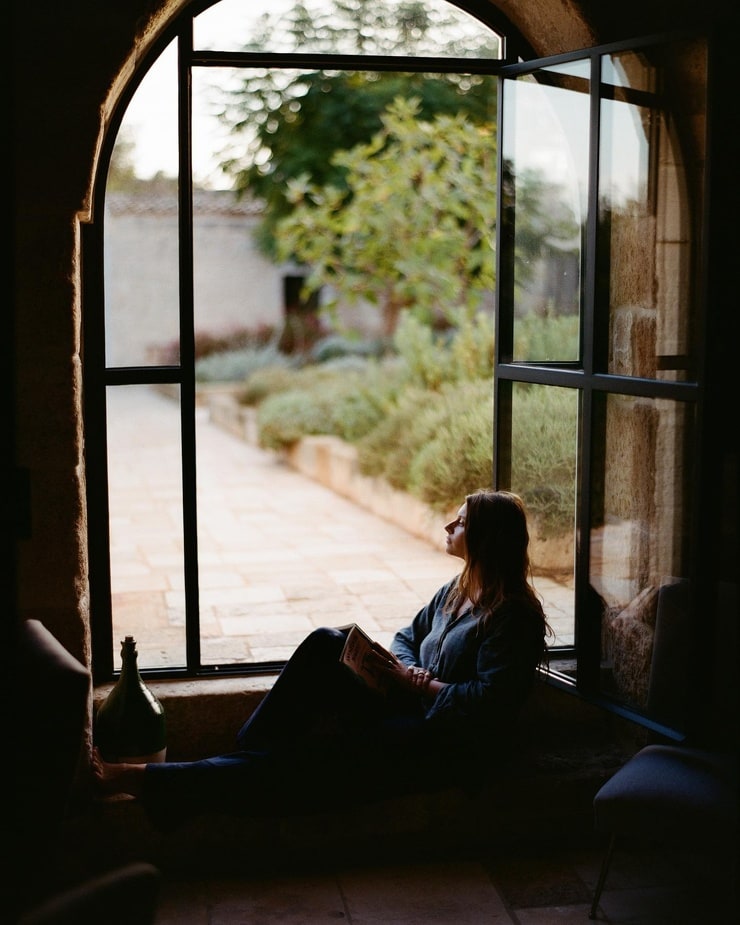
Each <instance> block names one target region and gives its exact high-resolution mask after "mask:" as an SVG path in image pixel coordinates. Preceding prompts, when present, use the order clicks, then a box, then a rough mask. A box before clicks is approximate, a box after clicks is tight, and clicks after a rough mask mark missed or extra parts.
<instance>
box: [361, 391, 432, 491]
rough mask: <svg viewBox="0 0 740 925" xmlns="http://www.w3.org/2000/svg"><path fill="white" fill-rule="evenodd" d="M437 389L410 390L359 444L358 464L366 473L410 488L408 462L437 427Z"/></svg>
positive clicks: (404, 489) (395, 486)
mask: <svg viewBox="0 0 740 925" xmlns="http://www.w3.org/2000/svg"><path fill="white" fill-rule="evenodd" d="M441 400H442V399H441V398H440V395H439V393H438V392H429V391H427V390H426V389H419V388H416V389H408V390H406V391H404V393H403V394H402V395H400V396H399V398H398V400H397V402H396V403H395V404H394V405H393V406H392V407H391V408H390V409H389V410H388V412H387V414H386V415H385V416H384V417H383V418H381V419H380V421H379V422H378V424H377V426H376V427H374V428H373V429H372V430H371V431H369V432H368V433H367V435H366V436H365V437H363V438H362V439H361V440H360V441H359V442H358V444H357V465H358V468H359V470H360V472H361V473H362V474H363V475H369V476H377V477H380V478H383V479H385V480H386V481H387V482H388V483H389V484H390V485H392V486H393V487H394V488H397V489H399V490H401V491H406V490H407V488H408V473H409V464H410V461H411V459H412V458H413V456H414V455H415V454H416V452H417V450H418V448H419V447H420V446H422V445H423V444H424V442H425V441H426V440H427V439H428V438H429V436H430V433H431V431H430V428H433V427H434V420H433V418H434V415H433V409H434V408H435V407H436V405H437V404H438V403H439V402H440V401H441Z"/></svg>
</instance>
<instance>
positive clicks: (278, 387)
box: [237, 363, 298, 406]
mask: <svg viewBox="0 0 740 925" xmlns="http://www.w3.org/2000/svg"><path fill="white" fill-rule="evenodd" d="M297 372H298V371H297V369H295V368H294V367H293V366H291V365H290V364H286V363H279V364H277V365H269V366H262V367H260V368H259V369H255V370H253V371H252V372H251V373H249V374H248V375H247V377H246V378H245V380H244V382H243V384H242V387H241V389H240V391H239V394H238V396H237V398H238V401H239V403H240V404H242V405H252V406H254V405H259V404H260V402H262V401H264V400H265V399H266V398H267V397H268V396H269V395H276V394H277V393H278V392H287V391H288V390H289V389H292V388H295V382H296V375H297Z"/></svg>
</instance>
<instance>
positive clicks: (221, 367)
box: [195, 344, 290, 382]
mask: <svg viewBox="0 0 740 925" xmlns="http://www.w3.org/2000/svg"><path fill="white" fill-rule="evenodd" d="M289 363H290V360H289V359H288V357H286V356H285V355H284V354H282V353H280V351H279V350H278V349H277V347H275V346H274V345H272V344H267V345H265V346H262V347H243V348H241V349H238V350H224V351H221V352H219V353H209V354H208V355H207V356H204V357H203V358H202V359H200V360H196V363H195V381H196V382H241V381H242V380H243V379H246V377H247V376H249V375H250V373H252V372H253V371H254V370H256V369H261V368H263V367H265V366H279V365H283V366H287V365H288V364H289Z"/></svg>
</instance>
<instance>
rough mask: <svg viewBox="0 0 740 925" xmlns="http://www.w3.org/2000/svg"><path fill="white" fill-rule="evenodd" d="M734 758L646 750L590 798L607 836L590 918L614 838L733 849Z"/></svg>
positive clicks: (666, 748)
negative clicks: (606, 844)
mask: <svg viewBox="0 0 740 925" xmlns="http://www.w3.org/2000/svg"><path fill="white" fill-rule="evenodd" d="M737 792H738V774H737V757H736V756H734V755H725V754H717V753H714V752H709V751H704V750H701V749H695V748H686V747H684V746H681V745H648V746H646V747H645V748H643V749H641V751H639V752H638V753H637V754H636V755H635V756H634V757H633V758H631V759H630V760H629V761H628V762H627V764H626V765H625V766H624V767H623V768H620V770H619V771H617V773H616V774H614V775H613V776H612V777H611V778H610V779H609V780H608V781H607V782H606V783H605V784H604V785H603V786H602V787H601V789H600V790H599V792H598V793H597V794H596V797H595V798H594V816H595V825H596V830H597V831H598V832H604V833H608V834H610V836H611V838H610V840H609V846H608V848H607V852H606V856H605V857H604V862H603V864H602V866H601V872H600V874H599V881H598V883H597V885H596V892H595V893H594V897H593V903H592V905H591V912H590V916H589V917H590V918H592V919H593V918H595V916H596V909H597V906H598V905H599V900H600V899H601V893H602V890H603V888H604V883H605V882H606V877H607V873H608V871H609V865H610V863H611V858H612V854H613V852H614V846H615V843H616V840H617V837H618V836H620V835H622V836H631V837H643V838H645V839H652V840H658V841H664V842H665V843H666V844H674V845H688V846H702V845H704V846H711V848H712V850H716V851H717V852H718V853H722V852H725V853H727V852H734V851H736V850H737V843H736V839H737V795H738V794H737Z"/></svg>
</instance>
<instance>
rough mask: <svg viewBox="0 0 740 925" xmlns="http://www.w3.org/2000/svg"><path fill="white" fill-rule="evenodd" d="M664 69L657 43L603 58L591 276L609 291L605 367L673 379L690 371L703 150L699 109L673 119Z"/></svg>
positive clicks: (686, 50)
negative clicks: (682, 119) (687, 118)
mask: <svg viewBox="0 0 740 925" xmlns="http://www.w3.org/2000/svg"><path fill="white" fill-rule="evenodd" d="M661 53H662V54H668V52H661ZM678 54H682V55H683V56H684V58H683V59H682V64H681V70H683V69H684V68H686V67H690V66H691V65H689V64H688V62H695V64H696V69H697V70H698V69H699V68H700V67H701V68H703V67H704V66H705V62H704V50H703V46H701V45H698V44H697V45H694V44H689V45H687V44H681V45H680V49H679V51H678ZM672 71H673V68H672V67H671V68H666V69H664V68H663V67H662V65H661V60H660V56H659V54H658V50H657V49H651V50H650V51H649V52H645V53H640V54H637V53H634V52H629V53H623V54H620V55H614V56H611V57H606V58H605V59H604V64H603V76H602V85H601V96H602V99H601V126H602V132H601V146H600V175H599V225H600V233H599V245H600V253H599V255H598V260H599V266H600V267H601V268H603V269H602V270H601V271H600V272H599V274H598V278H599V279H600V280H602V281H603V282H604V283H605V288H606V287H608V291H604V292H600V293H598V294H597V297H598V299H599V300H600V301H601V302H602V303H603V302H604V300H606V299H607V298H608V312H609V350H608V358H607V359H605V360H604V362H605V363H606V365H607V371H608V372H609V373H613V374H616V375H622V376H640V377H645V378H656V379H666V380H673V381H680V380H686V379H692V378H695V377H696V353H695V344H696V338H695V337H694V335H693V333H692V332H693V331H694V330H695V328H694V325H695V324H696V322H697V320H698V314H699V313H698V312H697V311H696V310H695V307H693V306H692V304H691V302H692V298H693V296H694V289H695V286H694V281H693V279H692V271H693V267H694V265H695V260H696V244H697V242H696V241H695V240H693V239H692V229H695V228H698V227H700V226H701V208H702V206H701V203H702V191H701V190H702V183H703V177H702V174H703V164H704V157H705V151H704V139H703V129H702V126H703V124H704V113H703V112H692V113H691V122H690V123H689V124H685V125H683V126H678V125H677V124H675V123H674V122H673V121H672V118H671V116H670V113H671V111H672V110H673V101H672V88H671V84H670V80H669V77H670V73H671V72H672ZM676 92H677V90H676ZM678 111H681V110H680V109H679V110H678ZM603 365H604V363H602V364H601V368H602V369H603Z"/></svg>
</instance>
